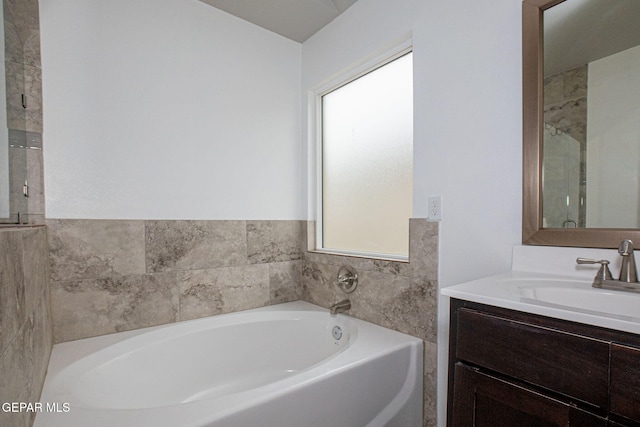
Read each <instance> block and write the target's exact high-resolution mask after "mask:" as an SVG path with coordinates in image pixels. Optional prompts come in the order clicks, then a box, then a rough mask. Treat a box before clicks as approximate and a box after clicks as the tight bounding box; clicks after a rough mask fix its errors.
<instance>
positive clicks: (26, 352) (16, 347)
mask: <svg viewBox="0 0 640 427" xmlns="http://www.w3.org/2000/svg"><path fill="white" fill-rule="evenodd" d="M31 356H32V351H31V334H30V329H29V328H27V327H26V326H24V327H22V328H20V330H19V332H18V333H17V334H16V335H15V338H14V339H13V340H12V341H11V343H10V345H9V346H8V348H7V349H6V351H5V352H4V353H3V354H2V355H1V357H0V373H2V380H0V403H4V402H29V401H30V400H29V399H30V398H31V397H32V389H31V385H32V384H33V381H34V379H33V376H34V372H33V370H32V366H33V365H32V363H31ZM0 425H1V426H3V427H4V426H8V427H29V426H30V425H31V414H30V413H26V412H22V413H12V412H5V411H0Z"/></svg>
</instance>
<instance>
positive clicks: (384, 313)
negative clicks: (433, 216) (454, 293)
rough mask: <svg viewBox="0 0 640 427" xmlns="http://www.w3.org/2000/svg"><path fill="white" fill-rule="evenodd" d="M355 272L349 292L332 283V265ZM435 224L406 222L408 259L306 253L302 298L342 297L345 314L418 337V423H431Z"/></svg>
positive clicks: (321, 301)
mask: <svg viewBox="0 0 640 427" xmlns="http://www.w3.org/2000/svg"><path fill="white" fill-rule="evenodd" d="M343 264H349V265H351V266H352V267H354V268H355V269H356V271H357V272H358V277H359V280H358V287H357V289H356V290H355V292H353V293H352V294H345V293H343V292H342V291H341V290H340V289H339V288H338V286H337V274H338V269H339V268H340V266H341V265H343ZM437 279H438V223H437V222H429V221H427V220H425V219H412V220H411V221H410V222H409V262H408V263H406V262H394V261H381V260H373V259H368V258H357V257H346V256H337V255H329V254H321V253H314V252H307V253H306V254H305V260H304V266H303V272H302V298H303V299H304V300H305V301H309V302H311V303H313V304H317V305H320V306H323V307H329V306H330V305H331V304H333V303H334V302H337V301H340V300H342V299H345V298H348V299H349V300H350V301H351V305H352V308H351V310H350V311H349V315H351V316H354V317H357V318H360V319H363V320H366V321H368V322H371V323H376V324H378V325H381V326H384V327H386V328H389V329H394V330H396V331H399V332H403V333H405V334H409V335H413V336H415V337H418V338H421V339H422V340H424V425H425V426H435V425H436V360H437V350H436V343H437V338H436V319H437V299H438V296H437V294H438V284H437Z"/></svg>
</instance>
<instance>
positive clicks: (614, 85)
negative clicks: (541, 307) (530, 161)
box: [540, 0, 640, 229]
mask: <svg viewBox="0 0 640 427" xmlns="http://www.w3.org/2000/svg"><path fill="white" fill-rule="evenodd" d="M542 52H543V61H544V62H543V70H544V76H543V88H542V93H543V106H542V108H543V113H542V116H543V117H542V119H543V123H542V129H541V138H542V172H541V180H542V188H541V190H542V195H541V197H540V199H541V203H542V218H541V220H542V224H540V225H541V227H542V228H551V229H566V228H599V229H602V228H616V229H622V228H624V229H630V228H640V1H639V0H566V1H563V2H560V3H559V4H557V5H555V6H553V7H550V8H548V9H546V10H544V12H543V50H542Z"/></svg>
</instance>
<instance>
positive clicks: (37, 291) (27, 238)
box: [22, 227, 49, 313]
mask: <svg viewBox="0 0 640 427" xmlns="http://www.w3.org/2000/svg"><path fill="white" fill-rule="evenodd" d="M22 239H23V246H24V254H23V265H24V267H23V268H24V287H25V307H26V312H27V313H32V312H33V310H34V308H35V307H36V305H37V304H38V303H39V302H40V300H41V298H42V295H43V294H45V291H46V290H47V287H48V282H49V277H48V258H49V247H48V245H47V229H46V228H45V227H35V228H30V229H26V230H24V231H22Z"/></svg>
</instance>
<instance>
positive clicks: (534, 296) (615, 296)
mask: <svg viewBox="0 0 640 427" xmlns="http://www.w3.org/2000/svg"><path fill="white" fill-rule="evenodd" d="M497 285H498V286H499V287H502V288H504V289H506V290H508V291H509V292H511V293H513V294H515V295H517V296H519V297H520V298H521V299H522V300H527V301H529V302H533V303H544V304H551V305H555V306H563V307H569V308H572V309H578V310H580V311H588V312H596V313H601V314H605V315H614V316H625V317H632V318H640V295H638V294H636V293H631V292H624V291H611V290H603V289H598V288H593V287H592V286H591V283H590V282H582V281H575V280H563V279H555V278H554V279H533V278H522V279H518V278H510V279H507V280H504V281H499V282H497Z"/></svg>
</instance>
